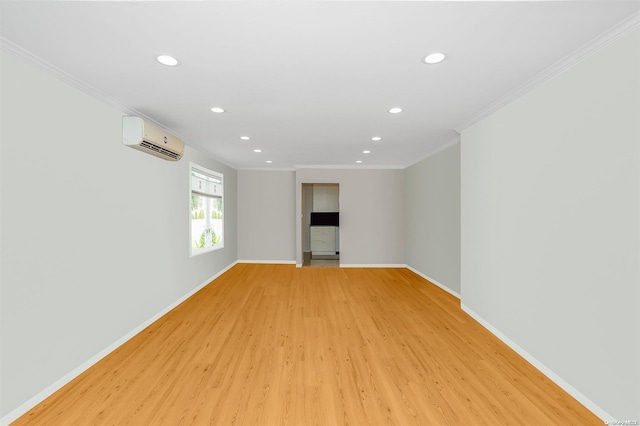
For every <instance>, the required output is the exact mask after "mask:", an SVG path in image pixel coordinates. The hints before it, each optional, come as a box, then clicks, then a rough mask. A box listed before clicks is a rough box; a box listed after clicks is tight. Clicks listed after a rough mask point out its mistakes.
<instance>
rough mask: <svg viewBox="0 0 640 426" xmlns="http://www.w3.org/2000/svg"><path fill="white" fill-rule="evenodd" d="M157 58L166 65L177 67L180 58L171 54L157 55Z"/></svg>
mask: <svg viewBox="0 0 640 426" xmlns="http://www.w3.org/2000/svg"><path fill="white" fill-rule="evenodd" d="M156 60H157V61H158V62H160V63H161V64H162V65H166V66H168V67H175V66H176V65H178V60H177V59H176V58H174V57H173V56H169V55H159V56H157V57H156Z"/></svg>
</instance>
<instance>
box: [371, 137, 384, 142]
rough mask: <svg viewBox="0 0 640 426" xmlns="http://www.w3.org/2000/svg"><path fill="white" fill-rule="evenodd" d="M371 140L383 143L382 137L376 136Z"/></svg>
mask: <svg viewBox="0 0 640 426" xmlns="http://www.w3.org/2000/svg"><path fill="white" fill-rule="evenodd" d="M371 140H372V141H376V142H377V141H381V140H382V138H381V137H380V136H374V137H372V138H371Z"/></svg>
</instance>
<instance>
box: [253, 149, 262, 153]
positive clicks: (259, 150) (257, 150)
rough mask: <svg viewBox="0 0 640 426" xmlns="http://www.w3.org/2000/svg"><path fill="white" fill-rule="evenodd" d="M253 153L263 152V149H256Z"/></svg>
mask: <svg viewBox="0 0 640 426" xmlns="http://www.w3.org/2000/svg"><path fill="white" fill-rule="evenodd" d="M253 152H262V150H261V149H254V150H253Z"/></svg>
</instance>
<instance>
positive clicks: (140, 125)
mask: <svg viewBox="0 0 640 426" xmlns="http://www.w3.org/2000/svg"><path fill="white" fill-rule="evenodd" d="M122 143H123V144H124V145H126V146H128V147H131V148H134V149H137V150H139V151H142V152H146V153H147V154H151V155H154V156H156V157H160V158H162V159H164V160H169V161H178V160H179V159H180V158H182V155H183V154H184V143H183V142H182V141H181V140H180V139H178V138H177V137H175V136H174V135H172V134H171V133H168V132H167V131H166V130H164V129H162V128H160V127H159V126H157V125H155V124H153V123H151V122H149V121H147V120H144V119H142V118H140V117H130V116H125V117H122Z"/></svg>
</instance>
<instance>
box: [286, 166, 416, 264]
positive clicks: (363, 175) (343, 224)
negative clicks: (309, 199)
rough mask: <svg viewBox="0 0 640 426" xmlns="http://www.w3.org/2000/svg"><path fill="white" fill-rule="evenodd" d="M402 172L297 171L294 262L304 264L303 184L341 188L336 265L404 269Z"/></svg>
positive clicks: (365, 170)
mask: <svg viewBox="0 0 640 426" xmlns="http://www.w3.org/2000/svg"><path fill="white" fill-rule="evenodd" d="M403 176H404V173H403V171H402V170H367V169H364V170H345V169H298V170H297V172H296V204H295V208H296V263H297V264H298V265H301V264H302V245H301V233H302V229H301V228H302V222H301V216H302V206H301V204H302V200H301V191H302V184H303V183H337V184H339V185H340V188H339V194H340V203H339V205H340V264H341V265H399V264H404V263H405V262H404V213H403V211H404V192H403V181H404V178H403Z"/></svg>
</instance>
